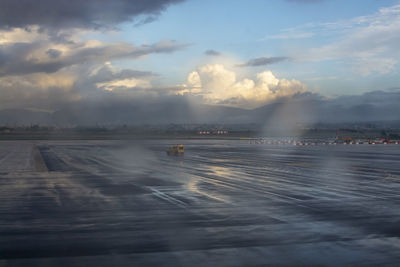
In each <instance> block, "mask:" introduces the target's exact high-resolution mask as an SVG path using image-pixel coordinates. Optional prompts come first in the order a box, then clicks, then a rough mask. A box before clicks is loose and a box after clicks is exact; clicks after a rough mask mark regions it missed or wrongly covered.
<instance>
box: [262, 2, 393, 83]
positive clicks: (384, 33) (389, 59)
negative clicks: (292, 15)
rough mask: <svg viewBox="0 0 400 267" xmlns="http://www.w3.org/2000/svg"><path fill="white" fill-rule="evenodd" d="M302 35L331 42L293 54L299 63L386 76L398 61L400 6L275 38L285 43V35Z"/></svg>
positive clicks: (310, 26) (294, 30)
mask: <svg viewBox="0 0 400 267" xmlns="http://www.w3.org/2000/svg"><path fill="white" fill-rule="evenodd" d="M304 33H308V34H309V35H310V36H323V37H324V38H325V39H326V40H329V39H333V41H331V42H330V43H328V44H325V45H322V46H319V47H314V48H310V49H304V50H303V51H302V52H301V53H298V51H295V55H294V56H293V57H294V58H295V59H296V60H299V61H314V62H318V61H335V60H340V61H342V62H346V64H347V65H349V66H350V67H351V69H352V70H353V71H354V72H356V73H357V74H360V75H362V76H367V75H371V74H386V73H389V72H391V71H392V70H394V69H395V66H396V65H397V64H398V62H399V61H400V50H399V49H398V48H399V47H400V5H394V6H390V7H385V8H381V9H380V10H379V11H378V12H376V13H374V14H371V15H367V16H359V17H355V18H352V19H348V20H340V21H334V22H329V23H319V24H318V23H317V24H313V23H311V24H306V25H303V26H299V27H296V28H292V29H287V30H285V31H282V32H281V33H280V34H278V35H276V36H275V37H282V38H277V39H285V38H284V37H286V36H285V35H286V34H287V36H288V37H290V36H296V35H297V36H302V34H304ZM332 37H333V38H332ZM267 38H268V37H267Z"/></svg>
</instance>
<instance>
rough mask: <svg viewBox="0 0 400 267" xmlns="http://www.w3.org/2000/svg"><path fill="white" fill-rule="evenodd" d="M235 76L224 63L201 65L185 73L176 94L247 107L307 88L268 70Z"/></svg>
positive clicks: (209, 101)
mask: <svg viewBox="0 0 400 267" xmlns="http://www.w3.org/2000/svg"><path fill="white" fill-rule="evenodd" d="M237 76H238V75H237V74H236V73H235V72H233V71H231V70H228V69H227V68H226V67H225V66H224V65H221V64H208V65H204V66H201V67H199V68H198V69H197V70H195V71H193V72H191V73H190V74H189V75H188V78H187V83H186V84H185V85H184V86H183V88H182V90H181V91H180V92H179V93H180V94H183V95H185V94H186V95H200V96H202V97H203V98H204V99H205V101H206V102H207V103H212V104H223V105H230V106H236V107H246V108H249V107H256V106H260V105H263V104H265V103H268V102H270V101H273V100H275V99H278V98H281V97H289V96H293V95H294V94H296V93H300V92H306V91H307V88H306V86H305V85H304V84H302V83H301V82H300V81H297V80H287V79H278V78H276V77H275V75H274V74H273V73H272V72H271V71H269V70H266V71H263V72H260V73H257V74H256V75H255V78H254V79H251V78H244V79H241V80H238V79H237Z"/></svg>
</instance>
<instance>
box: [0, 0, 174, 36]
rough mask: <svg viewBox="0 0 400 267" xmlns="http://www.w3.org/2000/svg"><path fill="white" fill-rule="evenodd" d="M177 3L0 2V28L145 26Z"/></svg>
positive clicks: (164, 0) (131, 0)
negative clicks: (139, 23)
mask: <svg viewBox="0 0 400 267" xmlns="http://www.w3.org/2000/svg"><path fill="white" fill-rule="evenodd" d="M178 2H182V1H181V0H146V1H142V0H113V1H107V0H85V1H81V0H69V1H64V0H35V1H31V0H18V1H15V0H2V1H0V27H3V28H24V27H26V26H28V25H38V26H40V27H44V28H53V29H54V28H56V29H59V28H90V29H98V28H109V27H112V26H114V25H117V24H119V23H121V22H125V21H130V20H133V19H136V20H137V21H138V22H141V23H146V22H150V21H152V20H154V19H155V18H156V17H157V16H158V15H159V14H160V12H161V11H163V10H164V9H165V8H166V7H168V6H169V5H171V4H174V3H178Z"/></svg>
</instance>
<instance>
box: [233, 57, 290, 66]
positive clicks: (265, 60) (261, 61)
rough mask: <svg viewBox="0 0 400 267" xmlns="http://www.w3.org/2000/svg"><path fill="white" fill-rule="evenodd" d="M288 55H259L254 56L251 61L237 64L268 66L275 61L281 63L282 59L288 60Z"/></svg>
mask: <svg viewBox="0 0 400 267" xmlns="http://www.w3.org/2000/svg"><path fill="white" fill-rule="evenodd" d="M288 59H289V58H288V57H259V58H253V59H250V60H249V61H247V62H245V63H242V64H238V65H236V66H237V67H258V66H266V65H271V64H275V63H279V62H282V61H286V60H288Z"/></svg>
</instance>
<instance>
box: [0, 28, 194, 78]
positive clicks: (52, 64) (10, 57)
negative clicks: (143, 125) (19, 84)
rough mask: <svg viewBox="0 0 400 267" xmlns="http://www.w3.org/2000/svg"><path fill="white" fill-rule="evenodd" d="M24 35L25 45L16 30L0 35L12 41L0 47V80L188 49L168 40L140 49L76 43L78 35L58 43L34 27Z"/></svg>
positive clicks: (126, 45) (121, 44)
mask: <svg viewBox="0 0 400 267" xmlns="http://www.w3.org/2000/svg"><path fill="white" fill-rule="evenodd" d="M25 32H26V34H27V35H28V37H29V38H28V39H29V40H28V41H26V40H25V39H24V35H23V34H22V32H21V31H20V30H19V31H17V32H16V31H15V30H13V31H10V32H7V31H2V32H0V35H1V36H3V40H7V38H10V39H11V40H12V41H8V42H7V41H3V42H2V43H0V62H1V64H0V76H6V75H24V74H29V73H41V72H43V73H53V72H57V71H59V70H60V69H62V68H65V67H69V66H73V65H76V64H87V65H92V64H97V63H103V62H106V61H110V60H113V59H121V58H130V59H135V58H140V57H143V56H147V55H150V54H157V53H172V52H175V51H177V50H181V49H183V48H185V47H187V46H188V44H181V43H177V42H174V41H168V40H166V41H160V42H158V43H154V44H146V45H141V46H135V45H132V44H127V43H103V42H100V41H97V40H83V39H80V38H79V35H78V34H74V35H72V36H69V37H68V39H67V40H63V41H62V42H59V41H54V40H53V39H52V38H51V36H49V35H48V34H47V33H46V32H40V31H39V29H38V28H35V27H33V28H30V29H26V30H25Z"/></svg>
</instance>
